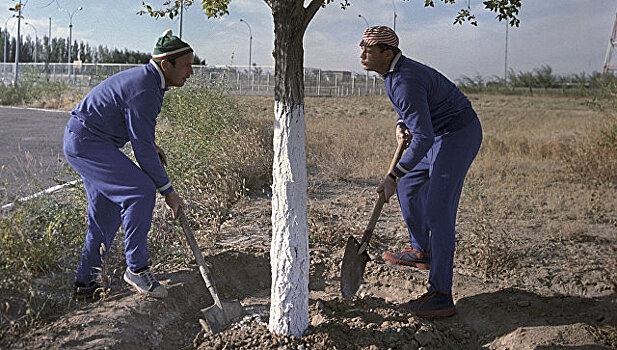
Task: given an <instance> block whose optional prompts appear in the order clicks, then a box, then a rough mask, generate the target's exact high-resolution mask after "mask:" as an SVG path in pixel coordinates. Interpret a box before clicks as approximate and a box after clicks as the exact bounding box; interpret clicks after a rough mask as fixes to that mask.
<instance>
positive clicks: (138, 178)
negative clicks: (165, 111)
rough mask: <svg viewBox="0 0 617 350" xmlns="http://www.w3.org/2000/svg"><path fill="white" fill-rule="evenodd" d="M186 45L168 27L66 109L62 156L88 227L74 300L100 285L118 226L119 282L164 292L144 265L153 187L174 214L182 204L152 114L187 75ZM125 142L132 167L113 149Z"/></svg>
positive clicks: (157, 294) (188, 56) (158, 293)
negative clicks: (75, 176)
mask: <svg viewBox="0 0 617 350" xmlns="http://www.w3.org/2000/svg"><path fill="white" fill-rule="evenodd" d="M192 62H193V49H192V48H191V47H190V46H189V45H188V44H187V43H185V42H184V41H182V40H180V39H179V38H178V37H176V36H174V35H173V34H172V32H171V30H168V31H166V32H165V33H163V35H162V36H161V37H160V38H159V39H158V41H157V43H156V46H155V48H154V53H153V55H152V59H151V60H150V62H149V63H148V64H146V65H144V66H141V67H136V68H131V69H128V70H125V71H123V72H120V73H118V74H115V75H113V76H111V77H109V78H107V79H106V80H104V81H103V82H101V83H100V84H99V85H98V86H96V87H95V88H94V89H92V91H90V93H88V95H87V96H86V97H85V98H84V99H83V100H82V101H81V102H80V103H79V104H78V105H77V106H76V107H75V108H73V110H72V112H71V117H70V119H69V121H68V123H67V127H66V130H65V133H64V154H65V157H66V159H67V161H68V162H69V164H71V166H72V167H73V168H74V169H75V170H76V171H77V172H78V173H79V174H80V175H81V178H82V179H83V183H84V186H85V188H86V194H87V197H88V232H87V233H86V240H85V244H84V248H83V252H82V255H81V261H80V263H79V265H78V267H77V272H76V274H75V280H74V282H75V292H74V296H75V297H76V298H91V297H93V296H95V295H96V294H97V291H98V290H99V288H100V287H102V282H101V279H100V278H99V277H100V272H101V266H102V264H103V261H104V259H105V256H106V254H107V253H108V252H109V248H110V247H111V245H112V242H113V240H114V237H115V235H116V232H117V231H118V228H119V227H120V225H122V226H123V227H124V234H125V240H124V246H125V255H126V263H127V266H128V267H127V269H126V271H125V273H124V280H125V281H126V282H127V283H129V284H131V285H132V286H133V287H135V289H136V290H137V291H138V292H140V293H143V294H146V295H150V296H153V297H157V298H164V297H165V296H167V290H166V289H165V287H163V286H162V285H161V284H160V283H159V282H158V281H157V279H156V278H155V277H154V275H153V274H152V272H151V271H150V269H149V267H148V249H147V237H148V231H149V230H150V225H151V223H152V211H153V209H154V204H155V200H156V192H159V193H160V194H161V195H163V196H164V197H165V202H166V203H167V205H168V206H169V208H170V209H171V210H172V213H173V216H174V218H175V217H176V216H177V213H178V209H179V208H180V207H183V206H184V205H185V204H184V201H183V200H182V198H181V197H180V196H179V195H178V194H177V193H176V192H175V191H174V188H173V187H172V186H171V182H170V181H169V178H168V177H167V174H166V172H165V169H164V168H163V166H164V165H166V164H167V159H166V156H165V152H163V150H162V149H161V148H160V147H158V146H157V145H156V142H155V130H154V129H155V125H156V118H157V116H158V114H159V112H160V111H161V105H162V104H163V95H164V93H165V91H167V90H168V89H169V87H171V86H183V85H184V83H185V82H186V80H187V79H188V77H189V76H190V75H191V74H193V69H192ZM127 142H130V143H131V146H132V148H133V153H134V154H135V158H136V159H137V163H139V166H137V165H136V164H135V163H133V162H132V161H131V160H130V159H129V158H128V157H127V156H126V155H125V154H124V153H122V152H121V151H120V150H119V148H121V147H123V146H124V145H125V144H126V143H127Z"/></svg>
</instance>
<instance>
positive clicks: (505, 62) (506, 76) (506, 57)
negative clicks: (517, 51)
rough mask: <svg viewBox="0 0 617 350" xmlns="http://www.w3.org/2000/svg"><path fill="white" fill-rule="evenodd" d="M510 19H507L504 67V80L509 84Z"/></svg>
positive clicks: (505, 83)
mask: <svg viewBox="0 0 617 350" xmlns="http://www.w3.org/2000/svg"><path fill="white" fill-rule="evenodd" d="M509 26H510V25H509V24H508V21H506V50H505V54H504V69H503V82H504V85H506V86H508V27H509Z"/></svg>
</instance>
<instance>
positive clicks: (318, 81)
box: [317, 69, 321, 96]
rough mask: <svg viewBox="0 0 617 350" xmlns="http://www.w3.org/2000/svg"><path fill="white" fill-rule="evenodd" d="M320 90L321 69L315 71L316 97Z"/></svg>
mask: <svg viewBox="0 0 617 350" xmlns="http://www.w3.org/2000/svg"><path fill="white" fill-rule="evenodd" d="M320 90H321V69H320V70H318V71H317V96H319V92H320Z"/></svg>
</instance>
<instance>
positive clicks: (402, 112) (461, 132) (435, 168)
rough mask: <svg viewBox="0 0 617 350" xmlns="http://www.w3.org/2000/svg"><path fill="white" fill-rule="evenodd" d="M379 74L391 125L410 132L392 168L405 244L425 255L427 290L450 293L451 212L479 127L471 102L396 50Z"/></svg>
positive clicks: (477, 144)
mask: <svg viewBox="0 0 617 350" xmlns="http://www.w3.org/2000/svg"><path fill="white" fill-rule="evenodd" d="M383 77H384V81H385V85H386V91H387V93H388V96H389V97H390V101H391V102H392V104H393V105H394V108H395V110H396V112H397V113H398V115H399V118H398V121H397V125H401V127H403V128H404V129H408V130H409V132H410V134H411V135H412V136H413V139H412V142H411V144H410V145H409V148H408V150H407V152H406V153H405V154H404V155H403V157H402V158H401V160H400V161H399V163H398V164H397V166H396V167H395V169H394V173H396V175H397V176H398V177H399V178H400V180H399V182H398V185H397V196H398V200H399V203H400V206H401V211H402V213H403V218H404V220H405V223H406V225H407V229H408V231H409V236H410V242H411V246H412V247H413V248H415V249H418V250H420V251H422V252H425V253H428V254H430V255H431V271H430V273H429V290H431V291H432V290H437V291H439V292H442V293H451V292H452V276H453V272H452V269H453V260H454V242H455V237H454V236H455V232H454V227H455V223H456V213H457V209H458V203H459V198H460V195H461V190H462V188H463V181H464V180H465V176H466V175H467V170H468V169H469V166H470V165H471V162H472V161H473V159H474V158H475V156H476V154H477V153H478V150H479V148H480V144H481V143H482V128H481V126H480V122H479V120H478V117H477V115H476V113H475V112H474V110H473V108H472V107H471V102H470V101H469V100H468V99H467V97H465V95H464V94H463V93H462V92H461V91H460V90H459V89H458V88H457V87H456V86H455V85H454V84H453V83H452V82H451V81H450V80H448V79H447V78H446V77H444V76H443V75H442V74H441V73H439V72H438V71H436V70H435V69H433V68H431V67H428V66H426V65H423V64H421V63H419V62H416V61H414V60H412V59H409V58H407V57H405V56H403V55H402V54H401V53H400V52H399V53H398V54H397V55H396V56H395V57H394V59H393V60H392V63H391V65H390V69H389V70H388V71H387V72H386V73H385V74H384V75H383Z"/></svg>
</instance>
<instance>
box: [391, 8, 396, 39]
mask: <svg viewBox="0 0 617 350" xmlns="http://www.w3.org/2000/svg"><path fill="white" fill-rule="evenodd" d="M392 11H393V13H394V22H393V24H394V25H393V27H392V30H394V31H395V32H396V6H394V0H392Z"/></svg>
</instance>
